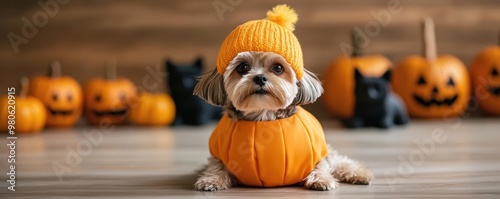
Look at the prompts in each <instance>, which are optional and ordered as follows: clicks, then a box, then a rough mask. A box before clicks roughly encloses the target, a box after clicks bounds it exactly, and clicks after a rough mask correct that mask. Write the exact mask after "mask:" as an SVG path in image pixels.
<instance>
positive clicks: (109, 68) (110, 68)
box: [105, 59, 117, 80]
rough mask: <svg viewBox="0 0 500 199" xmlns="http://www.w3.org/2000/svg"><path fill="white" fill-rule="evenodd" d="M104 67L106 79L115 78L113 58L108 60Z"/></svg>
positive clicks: (114, 61)
mask: <svg viewBox="0 0 500 199" xmlns="http://www.w3.org/2000/svg"><path fill="white" fill-rule="evenodd" d="M105 69H106V80H115V79H116V78H117V74H116V60H115V59H110V60H108V63H107V65H106V67H105Z"/></svg>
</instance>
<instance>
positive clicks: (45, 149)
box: [0, 118, 500, 199]
mask: <svg viewBox="0 0 500 199" xmlns="http://www.w3.org/2000/svg"><path fill="white" fill-rule="evenodd" d="M323 126H324V128H325V130H326V132H325V133H326V138H327V141H328V142H329V143H331V144H332V145H333V147H334V148H335V149H337V150H339V151H340V152H341V153H343V154H346V155H348V156H350V157H352V158H354V159H358V160H361V161H363V162H364V163H365V164H366V165H367V166H369V167H370V168H371V169H372V170H373V172H374V173H375V176H376V179H375V181H373V183H372V184H371V185H369V186H361V185H359V186H358V185H349V184H341V185H340V187H339V188H337V189H336V190H333V191H328V192H318V191H310V190H306V189H304V188H302V187H285V188H244V187H239V188H232V189H230V190H225V191H220V192H215V193H204V192H199V191H195V190H193V183H194V182H195V180H196V175H195V174H194V171H195V170H196V169H199V168H200V167H201V166H202V165H203V164H204V163H205V161H206V157H207V156H208V155H209V153H208V150H207V139H208V137H209V135H210V132H211V130H212V129H213V127H214V125H213V124H212V125H208V126H205V127H200V128H195V127H172V128H142V127H141V128H139V127H130V126H126V127H116V128H115V129H113V130H111V131H106V132H104V133H99V132H100V131H99V130H98V129H97V128H95V127H88V126H82V127H79V128H77V129H72V130H47V131H45V132H43V133H41V134H39V135H33V136H20V137H19V138H18V139H17V143H16V144H17V148H16V150H17V151H16V152H17V153H16V155H17V162H16V163H17V164H16V167H17V174H18V175H17V180H18V181H17V186H16V192H11V191H8V190H7V187H6V181H5V180H6V177H7V176H6V175H5V173H6V172H7V169H6V168H7V161H6V160H7V157H6V156H7V151H8V150H6V142H7V140H6V135H2V145H1V146H0V148H1V154H0V166H1V167H0V168H1V173H3V174H2V175H1V179H0V185H1V187H0V198H64V199H66V198H70V197H71V198H89V197H97V198H120V199H125V198H254V197H256V196H263V197H269V198H403V197H404V198H407V197H410V198H499V197H500V153H499V151H500V144H499V140H500V123H499V120H498V118H496V119H495V118H489V119H488V118H486V119H484V118H482V119H477V118H473V119H465V120H463V121H462V120H454V121H414V122H412V124H411V125H410V126H407V127H404V128H396V129H392V130H390V131H388V132H384V131H379V130H376V129H365V130H357V131H348V130H345V129H342V128H340V127H339V124H338V123H336V122H334V121H325V122H323ZM86 132H94V133H95V134H93V135H94V136H95V137H94V138H99V135H102V140H99V139H90V138H89V137H86V136H85V133H86ZM433 132H435V134H434V135H436V134H438V133H441V134H440V135H441V137H436V136H434V138H440V139H434V141H431V140H432V139H433ZM419 142H427V143H428V144H427V145H426V146H427V147H428V148H421V147H419V146H418V145H417V144H416V143H419ZM433 147H435V148H434V149H433ZM54 167H55V168H56V170H57V171H59V175H57V174H56V173H55V172H54ZM62 172H65V173H64V174H62ZM58 177H60V178H58Z"/></svg>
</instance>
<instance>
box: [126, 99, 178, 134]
mask: <svg viewBox="0 0 500 199" xmlns="http://www.w3.org/2000/svg"><path fill="white" fill-rule="evenodd" d="M174 118H175V104H174V100H173V99H172V97H170V96H169V95H167V94H163V93H159V94H153V93H141V94H140V95H139V97H138V99H137V102H136V103H134V104H133V105H132V106H131V108H130V116H129V120H130V122H131V123H133V124H138V125H151V126H161V125H169V124H171V123H172V122H173V121H174Z"/></svg>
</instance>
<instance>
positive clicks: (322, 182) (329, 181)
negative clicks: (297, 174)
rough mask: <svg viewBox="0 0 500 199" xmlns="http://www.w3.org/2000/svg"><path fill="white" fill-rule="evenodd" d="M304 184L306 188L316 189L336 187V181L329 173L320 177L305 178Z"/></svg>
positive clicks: (322, 189) (325, 189) (326, 189)
mask: <svg viewBox="0 0 500 199" xmlns="http://www.w3.org/2000/svg"><path fill="white" fill-rule="evenodd" d="M304 186H305V187H306V188H307V189H311V190H317V191H329V190H332V189H335V188H337V181H336V180H335V179H334V178H333V177H332V176H330V175H328V176H322V177H317V176H316V177H314V178H307V179H306V181H305V183H304Z"/></svg>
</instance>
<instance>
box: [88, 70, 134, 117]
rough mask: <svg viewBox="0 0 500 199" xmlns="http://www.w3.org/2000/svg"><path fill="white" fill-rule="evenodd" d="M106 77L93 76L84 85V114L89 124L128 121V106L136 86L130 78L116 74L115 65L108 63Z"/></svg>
mask: <svg viewBox="0 0 500 199" xmlns="http://www.w3.org/2000/svg"><path fill="white" fill-rule="evenodd" d="M105 68H106V77H105V78H104V79H103V78H94V79H91V80H90V81H88V82H87V84H86V85H85V92H84V94H85V116H86V118H87V121H88V122H89V123H90V124H99V123H101V122H106V123H110V124H123V123H126V122H127V121H128V118H127V117H128V115H129V107H130V105H131V104H132V103H133V102H134V100H135V99H136V87H135V85H134V83H132V82H131V81H130V80H128V79H126V78H123V77H117V76H116V65H115V64H114V63H110V64H108V66H107V67H105Z"/></svg>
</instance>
